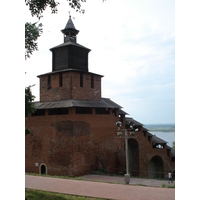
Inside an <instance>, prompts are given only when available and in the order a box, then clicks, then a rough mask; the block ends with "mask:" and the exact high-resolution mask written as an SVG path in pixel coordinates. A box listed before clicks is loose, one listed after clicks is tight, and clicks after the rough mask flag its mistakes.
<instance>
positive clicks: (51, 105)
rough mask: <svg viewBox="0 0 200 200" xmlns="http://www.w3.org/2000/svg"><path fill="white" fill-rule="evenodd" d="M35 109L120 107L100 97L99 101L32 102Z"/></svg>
mask: <svg viewBox="0 0 200 200" xmlns="http://www.w3.org/2000/svg"><path fill="white" fill-rule="evenodd" d="M34 104H35V106H36V109H51V108H69V107H94V108H122V107H121V106H120V105H118V104H116V103H115V102H113V101H111V100H110V99H108V98H101V100H100V101H92V100H74V99H68V100H62V101H51V102H34Z"/></svg>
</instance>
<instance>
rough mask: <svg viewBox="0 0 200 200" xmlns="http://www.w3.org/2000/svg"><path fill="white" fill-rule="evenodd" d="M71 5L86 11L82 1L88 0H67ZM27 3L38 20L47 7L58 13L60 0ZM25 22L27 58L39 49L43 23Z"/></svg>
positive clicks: (77, 9) (78, 9) (28, 0)
mask: <svg viewBox="0 0 200 200" xmlns="http://www.w3.org/2000/svg"><path fill="white" fill-rule="evenodd" d="M67 1H69V6H70V7H71V8H73V9H75V10H76V12H78V11H79V12H80V13H84V12H85V10H84V9H81V2H86V0H67ZM25 3H26V5H27V6H28V7H29V10H30V12H31V15H32V17H34V16H36V17H37V18H38V20H40V18H41V17H43V12H44V11H45V10H46V8H47V7H50V8H51V12H52V14H55V13H57V11H58V9H57V8H58V5H59V2H57V1H56V0H25ZM37 23H38V22H36V23H30V22H26V23H25V59H27V58H30V55H31V54H32V53H33V52H34V51H35V50H38V44H37V42H36V41H37V39H38V38H39V37H40V36H41V34H42V23H40V24H38V25H37Z"/></svg>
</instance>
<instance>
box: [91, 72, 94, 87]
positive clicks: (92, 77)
mask: <svg viewBox="0 0 200 200" xmlns="http://www.w3.org/2000/svg"><path fill="white" fill-rule="evenodd" d="M91 88H94V76H93V74H92V75H91Z"/></svg>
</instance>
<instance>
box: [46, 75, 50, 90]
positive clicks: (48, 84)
mask: <svg viewBox="0 0 200 200" xmlns="http://www.w3.org/2000/svg"><path fill="white" fill-rule="evenodd" d="M50 88H51V76H50V74H49V75H48V80H47V89H50Z"/></svg>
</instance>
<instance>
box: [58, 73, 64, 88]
mask: <svg viewBox="0 0 200 200" xmlns="http://www.w3.org/2000/svg"><path fill="white" fill-rule="evenodd" d="M62 84H63V81H62V73H59V87H62Z"/></svg>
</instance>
